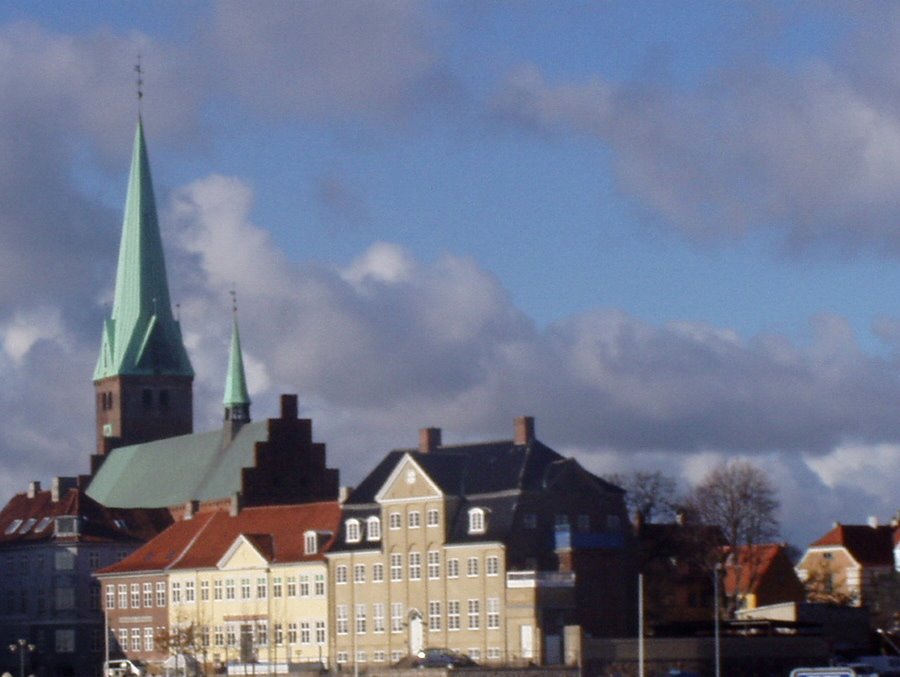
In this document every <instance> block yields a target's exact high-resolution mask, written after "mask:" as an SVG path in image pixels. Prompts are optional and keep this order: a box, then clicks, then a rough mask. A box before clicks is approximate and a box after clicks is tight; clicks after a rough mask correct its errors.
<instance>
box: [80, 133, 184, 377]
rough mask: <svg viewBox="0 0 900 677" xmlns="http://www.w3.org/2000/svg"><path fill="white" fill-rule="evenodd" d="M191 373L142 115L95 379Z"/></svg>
mask: <svg viewBox="0 0 900 677" xmlns="http://www.w3.org/2000/svg"><path fill="white" fill-rule="evenodd" d="M150 374H154V375H170V376H187V377H193V375H194V370H193V368H192V367H191V362H190V360H189V359H188V356H187V352H186V351H185V348H184V342H183V340H182V337H181V328H180V326H179V324H178V321H177V320H176V319H175V318H174V317H173V316H172V307H171V301H170V299H169V284H168V281H167V279H166V263H165V259H164V257H163V248H162V239H161V237H160V233H159V222H158V219H157V215H156V200H155V198H154V196H153V182H152V180H151V178H150V164H149V161H148V159H147V147H146V144H145V142H144V128H143V124H142V123H141V121H140V119H139V120H138V125H137V130H136V131H135V135H134V151H133V154H132V158H131V173H130V175H129V178H128V196H127V198H126V201H125V215H124V219H123V223H122V241H121V245H120V247H119V264H118V270H117V273H116V291H115V297H114V301H113V308H112V315H111V317H110V318H109V319H107V320H106V322H105V323H104V327H103V340H102V345H101V349H100V358H99V360H98V361H97V367H96V369H95V370H94V381H98V380H100V379H104V378H108V377H111V376H129V375H150Z"/></svg>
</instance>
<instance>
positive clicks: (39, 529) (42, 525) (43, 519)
mask: <svg viewBox="0 0 900 677" xmlns="http://www.w3.org/2000/svg"><path fill="white" fill-rule="evenodd" d="M52 519H53V518H52V517H41V521H40V522H38V524H37V526H36V527H35V528H34V533H36V534H39V533H41V532H42V531H43V530H44V529H46V528H47V525H48V524H50V522H51V520H52Z"/></svg>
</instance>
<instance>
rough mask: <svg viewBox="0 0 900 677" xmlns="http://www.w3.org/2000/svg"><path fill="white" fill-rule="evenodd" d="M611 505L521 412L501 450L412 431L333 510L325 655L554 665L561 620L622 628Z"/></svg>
mask: <svg viewBox="0 0 900 677" xmlns="http://www.w3.org/2000/svg"><path fill="white" fill-rule="evenodd" d="M622 496H623V492H622V491H621V490H620V489H619V488H617V487H615V486H613V485H610V484H608V483H606V482H604V481H603V480H600V479H599V478H597V477H595V476H593V475H591V474H590V473H588V472H586V471H585V470H583V469H582V468H581V467H580V466H579V465H578V464H577V463H576V462H575V461H573V460H571V459H565V458H563V457H562V456H560V455H559V454H557V453H556V452H555V451H553V450H552V449H550V448H548V447H546V446H545V445H543V444H542V443H541V442H539V441H538V440H536V439H535V438H534V422H533V419H531V418H529V417H522V418H519V419H517V420H516V431H515V437H514V439H513V440H508V441H502V442H489V443H481V444H470V445H454V446H444V445H442V444H441V433H440V431H439V430H438V429H434V428H429V429H424V430H422V431H421V433H420V445H419V448H418V449H410V450H397V451H393V452H391V453H390V454H388V456H387V457H386V458H385V459H384V460H383V461H382V462H381V463H380V464H379V465H378V466H377V467H376V468H375V469H374V470H373V471H372V472H371V473H370V474H369V475H368V476H367V477H366V479H365V480H364V481H363V482H362V483H361V484H360V485H359V487H357V489H356V490H355V491H353V493H352V494H351V495H350V497H349V498H348V499H347V501H345V503H344V505H343V511H342V517H341V519H342V524H341V529H340V535H339V539H338V542H337V544H336V545H335V547H334V548H332V550H331V551H330V552H329V554H328V565H329V572H330V580H331V583H332V586H331V596H332V600H333V601H332V613H333V621H332V627H333V630H332V634H331V637H332V644H333V646H332V655H333V656H334V658H335V660H336V662H337V663H338V664H339V665H341V666H344V667H347V666H356V667H360V666H378V665H384V664H387V663H392V662H396V661H398V660H400V659H402V658H403V657H404V656H407V655H411V654H416V653H417V652H418V651H419V650H421V649H423V648H426V647H447V648H450V649H453V650H457V651H461V652H463V653H466V654H468V655H469V656H470V657H471V658H473V659H475V660H476V661H479V662H484V663H488V664H497V665H499V664H528V663H535V664H540V663H561V662H563V660H564V657H563V653H562V636H563V631H564V628H565V627H566V626H567V625H576V624H579V625H591V624H593V627H591V628H590V629H591V630H595V631H596V630H598V629H600V630H602V629H606V630H608V631H610V632H618V631H623V630H625V629H626V627H627V625H628V621H627V619H628V617H629V614H628V612H627V608H628V607H630V604H629V603H628V600H629V599H630V590H631V589H632V586H631V585H630V584H629V580H630V578H629V575H628V567H627V555H628V545H629V543H628V530H627V524H628V523H627V519H626V512H625V506H624V501H623V498H622ZM577 537H583V541H584V542H582V543H579V542H578V538H577ZM590 552H593V553H594V556H593V557H586V556H583V555H585V554H587V553H590ZM591 579H595V580H601V581H605V582H608V583H612V585H608V586H606V587H605V589H604V590H602V591H601V590H598V589H596V588H592V587H590V586H589V585H588V581H589V580H591ZM580 584H581V585H582V586H583V587H582V588H579V585H580ZM579 595H581V598H580V599H579ZM598 608H599V613H598V612H597V609H598ZM598 617H602V618H603V620H604V621H605V623H602V622H598Z"/></svg>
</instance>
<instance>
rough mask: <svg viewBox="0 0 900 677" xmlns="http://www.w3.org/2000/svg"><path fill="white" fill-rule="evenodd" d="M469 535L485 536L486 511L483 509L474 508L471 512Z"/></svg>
mask: <svg viewBox="0 0 900 677" xmlns="http://www.w3.org/2000/svg"><path fill="white" fill-rule="evenodd" d="M469 533H470V534H483V533H484V509H483V508H472V509H471V510H469Z"/></svg>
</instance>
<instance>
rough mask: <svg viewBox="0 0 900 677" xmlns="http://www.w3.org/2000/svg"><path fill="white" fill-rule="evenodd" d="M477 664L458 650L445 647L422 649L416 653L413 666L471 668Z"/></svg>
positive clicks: (451, 668)
mask: <svg viewBox="0 0 900 677" xmlns="http://www.w3.org/2000/svg"><path fill="white" fill-rule="evenodd" d="M474 665H477V663H476V662H475V661H473V660H472V659H471V658H469V657H468V656H466V655H465V654H464V653H459V652H458V651H451V650H450V649H443V648H430V649H422V650H421V651H420V652H419V653H418V654H416V659H415V660H414V661H413V667H416V668H447V669H450V670H453V669H454V668H469V667H472V666H474Z"/></svg>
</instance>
